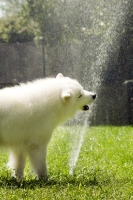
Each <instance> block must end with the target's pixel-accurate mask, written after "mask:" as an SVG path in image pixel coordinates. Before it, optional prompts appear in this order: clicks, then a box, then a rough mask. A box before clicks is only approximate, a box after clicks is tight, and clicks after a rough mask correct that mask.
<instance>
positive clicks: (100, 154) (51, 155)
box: [0, 126, 133, 200]
mask: <svg viewBox="0 0 133 200" xmlns="http://www.w3.org/2000/svg"><path fill="white" fill-rule="evenodd" d="M71 129H72V128H70V127H67V128H63V127H60V128H58V129H57V130H56V131H55V133H54V135H53V138H52V140H51V142H50V144H49V148H48V158H47V159H48V174H49V180H48V182H46V183H45V182H43V181H39V180H37V179H35V177H34V175H30V168H29V162H28V164H27V166H26V170H25V176H26V177H25V180H24V181H23V182H22V183H19V184H18V183H16V181H15V180H14V179H12V178H11V175H10V173H9V172H8V171H7V169H6V167H5V163H6V162H7V160H8V155H7V154H6V153H3V152H1V155H0V200H5V199H7V200H12V199H13V200H21V199H28V200H37V199H38V200H41V199H47V200H52V199H53V200H55V199H60V200H64V199H66V200H69V199H70V200H74V199H75V200H81V199H84V200H91V199H94V200H101V199H105V200H130V199H133V127H129V126H126V127H113V126H105V127H90V128H88V129H87V130H86V134H85V137H84V143H83V146H82V148H81V152H80V155H79V159H78V162H77V165H76V167H75V169H74V173H73V175H69V156H70V149H71V148H70V144H71V139H72V134H71V132H73V131H71ZM75 134H76V131H75Z"/></svg>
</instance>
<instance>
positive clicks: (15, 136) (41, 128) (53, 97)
mask: <svg viewBox="0 0 133 200" xmlns="http://www.w3.org/2000/svg"><path fill="white" fill-rule="evenodd" d="M95 98H96V94H94V93H92V92H88V91H86V90H84V89H83V87H82V86H81V85H80V84H79V83H78V81H76V80H74V79H70V78H68V77H64V76H63V75H62V74H58V75H57V76H56V78H46V79H40V80H36V81H33V82H28V83H26V84H20V85H19V86H14V87H9V88H4V89H1V90H0V146H1V147H2V146H3V147H6V148H8V149H9V150H10V151H11V153H10V158H9V163H8V166H9V167H10V169H12V170H13V174H14V176H15V177H16V179H17V180H21V179H22V177H23V173H24V167H25V162H26V157H27V156H29V159H30V161H31V165H32V166H33V169H34V171H35V173H36V174H37V176H38V178H44V179H46V178H47V166H46V152H47V145H48V142H49V140H50V138H51V136H52V132H53V130H54V129H55V128H56V127H57V126H58V125H60V124H62V123H64V122H66V121H67V120H68V119H69V118H71V117H73V116H74V115H75V113H76V112H77V111H78V110H83V111H86V110H88V109H89V106H88V104H90V103H91V102H93V101H94V99H95Z"/></svg>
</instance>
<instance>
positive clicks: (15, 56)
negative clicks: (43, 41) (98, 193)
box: [0, 43, 133, 125]
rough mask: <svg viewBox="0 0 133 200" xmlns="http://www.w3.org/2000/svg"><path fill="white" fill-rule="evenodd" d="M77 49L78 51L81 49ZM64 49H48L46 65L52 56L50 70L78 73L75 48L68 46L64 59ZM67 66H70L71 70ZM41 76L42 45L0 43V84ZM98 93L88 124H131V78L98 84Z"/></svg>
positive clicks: (132, 92) (132, 112)
mask: <svg viewBox="0 0 133 200" xmlns="http://www.w3.org/2000/svg"><path fill="white" fill-rule="evenodd" d="M69 48H70V45H68V47H67V49H66V47H65V46H63V47H62V49H63V50H62V51H66V52H65V53H67V52H69V51H68V49H69ZM77 49H78V48H77ZM77 51H80V49H78V50H77ZM49 52H50V51H49ZM65 53H64V52H61V50H60V51H56V52H55V55H56V56H55V55H53V54H52V52H51V53H49V54H51V57H50V55H48V52H47V55H46V56H49V59H47V60H48V65H49V66H52V65H53V63H54V62H53V63H51V62H52V61H53V60H55V65H54V66H55V67H53V66H52V67H51V68H49V74H50V73H51V74H57V71H58V72H60V71H61V72H64V73H65V74H71V73H73V71H74V69H75V71H76V72H74V73H75V74H76V73H77V74H76V76H77V77H79V76H81V75H82V73H79V72H77V71H78V70H77V69H78V67H79V68H81V67H80V65H79V66H78V61H79V62H80V58H78V56H77V54H76V52H75V48H74V50H73V51H72V49H71V56H70V55H69V56H68V58H70V60H69V59H68V58H66V60H65V58H64V55H65ZM69 53H70V52H69ZM72 54H74V55H72ZM54 56H55V58H54ZM76 56H77V57H76ZM52 59H53V60H52ZM78 59H79V60H78ZM62 66H63V67H62ZM68 66H69V67H68ZM70 66H73V70H72V69H71V68H70ZM80 70H81V69H80ZM78 73H79V74H80V75H79V74H78ZM42 76H43V56H42V49H41V47H37V46H36V45H35V44H34V43H28V44H27V43H23V44H10V45H9V44H0V88H3V87H5V86H12V85H15V84H17V83H19V82H21V81H27V80H28V81H29V80H33V79H36V78H40V77H42ZM71 76H73V74H71ZM97 96H98V97H97V100H96V102H95V105H96V106H95V108H94V109H93V116H92V118H91V124H93V125H129V124H130V125H132V124H133V82H127V84H124V85H114V86H101V88H100V90H99V91H98V94H97Z"/></svg>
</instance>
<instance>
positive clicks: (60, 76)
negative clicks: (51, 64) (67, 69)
mask: <svg viewBox="0 0 133 200" xmlns="http://www.w3.org/2000/svg"><path fill="white" fill-rule="evenodd" d="M63 77H64V76H63V74H61V73H59V74H58V75H57V76H56V78H63Z"/></svg>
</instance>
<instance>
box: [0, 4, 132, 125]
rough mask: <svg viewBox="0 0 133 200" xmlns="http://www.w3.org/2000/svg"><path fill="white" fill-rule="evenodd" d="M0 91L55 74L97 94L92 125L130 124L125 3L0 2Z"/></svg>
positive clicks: (128, 22)
mask: <svg viewBox="0 0 133 200" xmlns="http://www.w3.org/2000/svg"><path fill="white" fill-rule="evenodd" d="M0 6H1V9H2V11H3V15H2V17H1V18H0V87H1V88H2V87H5V86H8V85H14V84H18V83H19V82H23V81H24V82H25V81H30V80H34V79H36V78H42V77H45V76H55V75H56V74H57V73H59V72H62V73H63V74H64V75H65V76H70V77H73V78H76V79H78V80H79V81H80V82H81V83H82V84H83V85H84V86H85V87H86V89H90V90H92V89H93V90H95V91H96V92H97V94H98V98H97V101H96V106H95V108H94V111H93V116H92V118H91V123H92V124H93V125H99V124H104V125H106V124H112V125H129V124H130V125H132V124H133V3H132V1H131V0H128V1H127V0H121V1H119V3H118V2H116V0H112V1H110V0H107V1H106V2H105V1H104V0H98V1H96V0H89V1H88V0H83V1H80V0H73V1H71V0H68V1H66V0H51V1H49V0H38V1H36V0H3V1H2V2H1V4H0Z"/></svg>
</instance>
